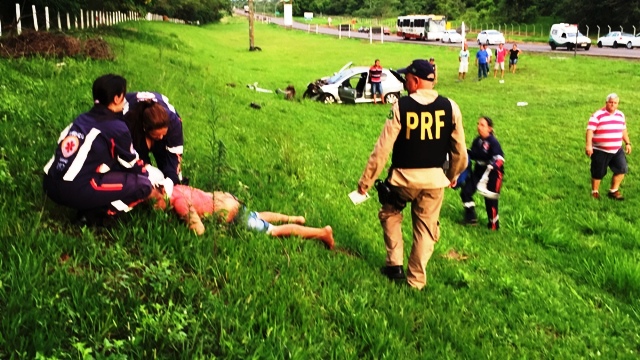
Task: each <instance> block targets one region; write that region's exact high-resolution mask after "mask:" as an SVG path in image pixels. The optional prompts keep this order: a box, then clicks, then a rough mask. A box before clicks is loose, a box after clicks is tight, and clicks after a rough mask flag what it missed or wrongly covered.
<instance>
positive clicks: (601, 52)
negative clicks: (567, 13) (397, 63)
mask: <svg viewBox="0 0 640 360" xmlns="http://www.w3.org/2000/svg"><path fill="white" fill-rule="evenodd" d="M236 13H237V14H238V15H245V16H246V15H247V14H245V13H244V12H243V11H242V10H240V11H236ZM256 16H258V17H259V18H258V19H257V20H256V22H266V21H270V22H273V23H275V24H278V25H281V26H284V19H283V18H274V17H270V16H263V15H259V14H256ZM292 28H294V29H297V30H302V31H309V32H312V33H315V32H316V26H315V25H308V24H302V23H298V22H294V23H293V26H292ZM317 32H318V34H323V35H330V36H336V37H338V36H341V37H344V38H360V39H369V34H368V33H359V32H357V31H351V32H346V31H342V32H339V31H338V29H336V28H328V27H324V26H318V28H317ZM373 41H376V42H379V41H380V34H374V35H373ZM383 41H385V42H400V43H407V44H413V45H418V46H420V45H436V46H451V47H461V45H460V44H459V43H458V44H443V43H441V42H439V41H420V40H404V39H402V38H400V37H398V36H396V35H395V34H394V33H391V35H386V36H384V37H383ZM467 43H468V44H469V48H474V47H476V48H477V47H478V44H477V43H475V42H471V41H468V42H467ZM505 46H506V47H507V49H510V48H511V43H507V44H506V45H505ZM518 47H519V48H520V49H521V50H522V51H524V52H537V53H549V54H557V56H573V54H574V52H573V51H567V50H566V49H558V50H551V48H550V47H549V44H539V43H519V44H518ZM576 55H578V56H602V57H615V58H627V59H640V48H635V49H631V50H629V49H627V48H617V49H613V48H598V47H597V46H596V45H595V44H592V45H591V48H590V49H589V50H588V51H585V50H582V49H578V50H577V51H576Z"/></svg>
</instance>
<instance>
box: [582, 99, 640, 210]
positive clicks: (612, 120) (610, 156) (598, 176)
mask: <svg viewBox="0 0 640 360" xmlns="http://www.w3.org/2000/svg"><path fill="white" fill-rule="evenodd" d="M619 102H620V99H619V98H618V95H616V94H615V93H612V94H609V95H607V102H606V103H605V106H604V107H603V108H602V109H600V110H598V111H596V112H595V113H593V115H591V118H590V119H589V124H588V125H587V144H586V147H585V152H586V154H587V156H589V157H590V158H591V196H592V197H593V198H595V199H599V198H600V192H599V188H600V182H601V181H602V178H603V177H604V176H605V175H606V174H607V167H609V168H610V169H611V171H612V172H613V177H612V178H611V188H610V189H609V193H608V194H607V196H608V197H609V198H611V199H614V200H624V196H622V193H620V190H619V188H620V184H621V183H622V180H623V179H624V174H626V173H627V171H628V167H627V158H626V157H625V153H627V154H631V140H629V133H628V132H627V123H626V120H625V117H624V114H623V113H622V111H620V110H618V104H619ZM623 141H624V143H625V147H624V150H622V142H623Z"/></svg>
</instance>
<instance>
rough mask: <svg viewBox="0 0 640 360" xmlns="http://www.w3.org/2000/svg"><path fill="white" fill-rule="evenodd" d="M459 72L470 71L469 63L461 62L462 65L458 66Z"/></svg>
mask: <svg viewBox="0 0 640 360" xmlns="http://www.w3.org/2000/svg"><path fill="white" fill-rule="evenodd" d="M458 72H459V73H466V72H469V63H462V62H461V63H460V67H459V68H458Z"/></svg>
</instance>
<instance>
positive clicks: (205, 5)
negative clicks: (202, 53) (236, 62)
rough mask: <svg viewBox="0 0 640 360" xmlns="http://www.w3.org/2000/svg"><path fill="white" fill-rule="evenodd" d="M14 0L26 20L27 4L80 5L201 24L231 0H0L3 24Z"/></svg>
mask: <svg viewBox="0 0 640 360" xmlns="http://www.w3.org/2000/svg"><path fill="white" fill-rule="evenodd" d="M16 4H19V5H20V7H21V15H22V16H21V17H22V18H23V19H22V21H23V22H26V23H30V22H32V20H31V17H32V12H31V5H35V6H36V11H37V12H44V7H45V6H47V7H48V8H49V12H50V13H51V14H55V13H57V12H60V13H61V14H65V13H70V14H79V13H80V10H81V9H82V10H85V11H86V10H97V11H122V12H125V13H126V12H129V11H134V12H137V13H139V14H141V15H142V16H144V15H145V14H146V13H147V12H151V13H154V14H158V15H167V16H168V17H170V18H177V19H182V20H186V21H200V23H201V24H206V23H210V22H216V21H218V20H220V19H221V18H222V17H223V16H224V15H225V14H228V13H230V11H231V3H230V2H229V1H226V0H29V1H26V0H15V1H12V0H2V1H0V19H1V20H2V24H3V27H4V26H5V25H8V24H11V23H13V22H15V20H16V19H15V18H16Z"/></svg>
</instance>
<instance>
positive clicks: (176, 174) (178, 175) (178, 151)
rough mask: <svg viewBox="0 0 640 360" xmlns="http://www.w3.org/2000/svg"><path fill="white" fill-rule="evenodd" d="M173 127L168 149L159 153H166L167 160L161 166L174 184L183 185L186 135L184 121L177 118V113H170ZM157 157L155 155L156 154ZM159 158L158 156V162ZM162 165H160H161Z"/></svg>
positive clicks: (170, 129)
mask: <svg viewBox="0 0 640 360" xmlns="http://www.w3.org/2000/svg"><path fill="white" fill-rule="evenodd" d="M169 116H170V118H171V125H170V126H169V131H168V132H167V136H166V137H165V139H166V147H165V148H164V149H159V150H157V151H162V152H164V154H162V155H164V158H165V159H166V161H165V162H163V164H161V166H159V168H160V170H161V171H162V173H163V174H164V175H165V176H166V177H168V178H170V179H171V180H172V181H173V183H174V184H181V183H182V152H183V144H184V135H183V131H182V121H181V120H180V119H179V118H178V117H177V115H176V114H175V113H170V115H169ZM154 156H155V154H154ZM157 159H158V156H156V160H157ZM159 165H160V164H159Z"/></svg>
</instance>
